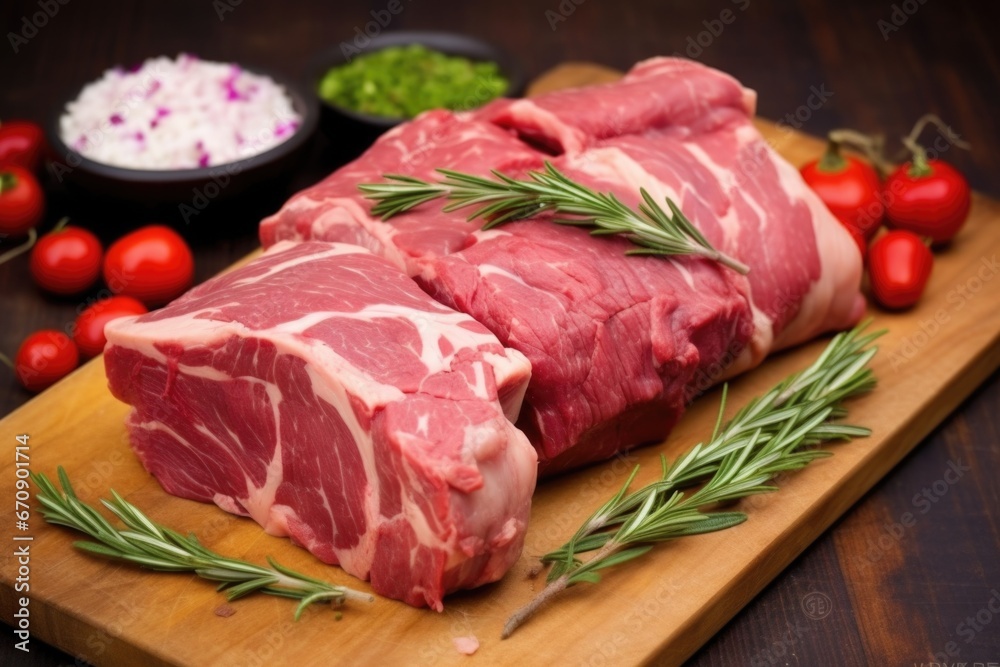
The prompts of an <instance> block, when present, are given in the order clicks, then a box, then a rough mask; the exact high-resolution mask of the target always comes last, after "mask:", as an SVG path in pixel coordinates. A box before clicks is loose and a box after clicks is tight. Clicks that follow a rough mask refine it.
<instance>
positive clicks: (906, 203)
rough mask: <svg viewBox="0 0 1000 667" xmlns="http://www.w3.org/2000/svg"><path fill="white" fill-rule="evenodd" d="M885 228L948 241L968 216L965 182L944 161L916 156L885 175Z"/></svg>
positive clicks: (968, 199) (967, 188) (940, 241)
mask: <svg viewBox="0 0 1000 667" xmlns="http://www.w3.org/2000/svg"><path fill="white" fill-rule="evenodd" d="M885 193H886V195H885V196H886V217H887V218H888V220H889V226H890V227H893V228H895V229H907V230H909V231H911V232H914V233H916V234H920V235H921V236H928V237H930V238H931V240H932V241H934V243H945V242H947V241H950V240H951V239H952V238H953V237H954V236H955V234H957V233H958V230H960V229H961V228H962V225H964V224H965V220H966V218H968V217H969V206H970V204H971V202H972V197H971V193H970V191H969V183H968V181H966V180H965V177H964V176H962V174H961V173H960V172H959V171H958V170H957V169H955V168H954V167H952V166H951V165H950V164H948V163H947V162H942V161H941V160H927V159H925V158H923V157H922V156H920V155H917V156H915V157H914V159H913V161H911V162H907V163H905V164H903V165H901V166H900V167H899V168H897V169H896V170H895V171H894V172H892V173H891V174H889V178H887V179H886V182H885Z"/></svg>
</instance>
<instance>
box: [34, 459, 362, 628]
mask: <svg viewBox="0 0 1000 667" xmlns="http://www.w3.org/2000/svg"><path fill="white" fill-rule="evenodd" d="M31 478H32V480H33V481H34V482H35V485H36V486H37V487H38V489H39V491H38V493H37V494H36V495H35V497H36V498H37V499H38V502H40V503H41V505H42V516H44V517H45V520H46V521H47V522H48V523H51V524H57V525H60V526H66V527H68V528H72V529H73V530H78V531H80V532H82V533H86V534H87V535H89V536H90V537H92V538H93V539H95V540H97V541H96V542H74V543H73V544H74V546H76V547H77V548H79V549H83V550H84V551H89V552H91V553H95V554H98V555H100V556H107V557H110V558H120V559H122V560H126V561H129V562H132V563H137V564H138V565H141V566H143V567H147V568H149V569H151V570H159V571H163V572H194V573H195V574H197V575H198V576H199V577H201V578H203V579H209V580H211V581H221V582H222V583H221V584H220V585H219V587H218V590H220V591H225V592H226V598H227V599H228V600H235V599H237V598H241V597H243V596H245V595H249V594H251V593H267V594H268V595H277V596H279V597H286V598H292V599H296V600H301V602H300V603H299V605H298V608H296V610H295V620H298V619H299V617H300V616H301V615H302V612H303V611H304V610H305V609H306V607H308V606H309V605H311V604H313V603H317V602H329V603H330V604H335V605H340V604H343V603H344V602H345V601H346V600H349V599H350V600H364V601H365V602H372V601H374V599H375V598H374V596H372V595H370V594H368V593H363V592H361V591H356V590H353V589H350V588H346V587H344V586H338V585H335V584H330V583H327V582H325V581H322V580H320V579H314V578H312V577H309V576H306V575H304V574H301V573H299V572H296V571H294V570H290V569H289V568H287V567H284V566H282V565H279V564H278V563H277V562H275V561H274V559H272V558H268V559H267V560H268V563H269V564H270V567H263V566H260V565H254V564H253V563H247V562H245V561H241V560H235V559H232V558H226V557H224V556H220V555H219V554H217V553H215V552H214V551H210V550H209V549H206V548H205V547H203V546H202V545H201V543H200V542H198V538H196V537H195V536H194V534H193V533H192V534H189V535H188V536H186V537H185V536H184V535H181V534H180V533H177V532H174V531H173V530H170V529H169V528H165V527H163V526H160V525H157V524H155V523H153V521H151V520H150V519H149V517H147V516H146V515H145V514H143V513H142V511H140V510H139V508H137V507H136V506H135V505H133V504H131V503H130V502H128V501H127V500H125V499H124V498H122V497H121V496H120V495H118V494H117V493H116V492H115V491H114V490H113V489H112V491H111V495H112V498H113V499H112V500H110V501H109V500H104V499H103V498H102V499H101V502H102V503H103V504H104V506H105V507H106V508H108V510H110V511H111V512H112V513H113V514H114V515H115V516H117V517H118V518H119V519H121V521H122V523H124V524H125V526H126V527H127V530H119V529H117V528H115V527H114V526H113V525H111V523H110V522H109V521H108V520H107V519H106V518H104V516H103V515H102V514H101V513H100V512H98V511H97V510H96V509H94V508H93V507H91V506H90V505H88V504H86V503H84V502H83V501H81V500H80V499H79V498H78V497H77V495H76V493H75V492H74V490H73V486H72V484H71V483H70V481H69V476H68V475H67V474H66V471H65V470H63V468H62V467H61V466H60V467H59V482H60V484H61V485H62V489H63V490H62V492H60V491H59V490H58V489H57V488H56V486H55V484H53V483H52V481H51V480H49V478H48V477H46V476H45V474H44V473H37V474H32V475H31Z"/></svg>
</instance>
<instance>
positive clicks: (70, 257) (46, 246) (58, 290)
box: [28, 226, 102, 295]
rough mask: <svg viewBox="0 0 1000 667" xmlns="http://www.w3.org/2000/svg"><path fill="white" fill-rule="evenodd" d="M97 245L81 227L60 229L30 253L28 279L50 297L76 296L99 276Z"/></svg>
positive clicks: (99, 247)
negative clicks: (29, 276)
mask: <svg viewBox="0 0 1000 667" xmlns="http://www.w3.org/2000/svg"><path fill="white" fill-rule="evenodd" d="M101 253H102V251H101V242H100V241H98V240H97V237H96V236H94V235H93V234H92V233H90V232H89V231H87V230H86V229H83V228H82V227H72V226H70V227H61V228H56V229H55V230H54V231H52V232H50V233H48V234H46V235H45V236H43V237H42V238H41V239H39V240H38V243H37V244H35V247H34V248H32V249H31V262H30V263H29V265H28V266H29V269H30V270H31V277H32V278H34V279H35V283H37V284H38V286H39V287H41V288H42V289H44V290H47V291H49V292H52V293H53V294H64V295H68V294H79V293H80V292H82V291H84V290H86V289H88V288H89V287H91V286H92V285H93V284H94V283H96V282H97V279H98V277H100V275H101Z"/></svg>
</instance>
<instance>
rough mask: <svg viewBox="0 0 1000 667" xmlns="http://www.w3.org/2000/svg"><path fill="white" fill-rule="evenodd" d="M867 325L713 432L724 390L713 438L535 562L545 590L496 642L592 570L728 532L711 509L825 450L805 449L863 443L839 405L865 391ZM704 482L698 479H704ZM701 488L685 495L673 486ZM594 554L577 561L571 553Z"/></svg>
mask: <svg viewBox="0 0 1000 667" xmlns="http://www.w3.org/2000/svg"><path fill="white" fill-rule="evenodd" d="M866 326H867V324H862V325H860V326H858V327H856V328H855V329H853V330H852V331H849V332H845V333H841V334H839V335H837V336H836V337H835V338H834V339H833V340H832V341H831V342H830V344H829V345H828V346H827V348H826V350H825V351H824V352H823V354H822V355H820V357H819V359H817V360H816V361H815V362H814V363H813V365H812V366H810V367H809V368H808V369H806V370H805V371H802V372H800V373H796V374H794V375H791V376H789V377H788V378H786V379H785V380H784V381H783V382H781V383H779V384H778V385H777V386H775V387H774V388H772V389H771V390H770V391H769V392H767V393H766V394H764V395H763V396H760V397H758V398H756V399H754V400H753V401H751V402H750V403H749V404H748V405H747V406H746V407H744V408H743V409H742V410H740V411H739V412H738V413H737V414H736V415H735V416H734V417H733V418H732V419H731V420H729V422H727V423H726V424H725V425H724V426H723V425H722V414H723V411H724V409H725V400H726V390H725V388H723V396H722V405H721V406H720V409H719V417H718V419H717V421H716V426H715V432H714V433H713V434H712V438H711V439H710V440H709V441H708V442H707V443H700V444H698V445H696V446H695V447H694V448H693V449H692V450H691V451H689V452H688V453H687V454H685V455H683V456H681V457H680V458H678V459H677V460H676V461H674V462H673V464H670V465H668V463H667V460H666V458H665V457H661V462H662V474H661V476H660V479H658V480H656V481H654V482H651V483H650V484H647V485H646V486H643V487H642V488H640V489H637V490H635V491H632V492H631V493H629V487H630V486H631V484H632V481H633V480H634V479H635V476H636V474H637V472H638V467H636V468H635V470H633V471H632V474H631V475H630V476H629V478H628V480H627V481H626V482H625V485H624V486H623V487H622V488H621V490H620V491H619V492H618V493H617V494H615V495H614V496H613V497H612V498H611V499H610V500H608V501H607V502H606V503H604V505H602V506H601V507H600V508H598V509H597V511H596V512H594V513H593V514H592V515H591V517H590V518H589V519H587V521H586V522H584V524H583V525H582V526H581V527H580V529H579V530H578V531H577V532H576V534H574V535H573V537H572V538H570V540H569V541H568V542H567V543H566V544H564V545H563V546H562V547H560V548H559V549H556V550H554V551H552V552H550V553H548V554H546V555H545V556H543V558H542V561H543V562H545V563H549V564H551V565H552V569H551V570H550V572H549V575H548V579H547V580H548V585H547V586H546V588H545V589H544V590H543V591H542V592H541V593H539V594H538V596H536V597H535V598H534V599H533V600H532V601H531V602H530V603H529V604H527V605H526V606H524V607H522V608H521V609H520V610H518V611H517V612H515V613H514V615H512V616H511V617H510V619H509V620H508V621H507V623H506V625H504V629H503V635H502V636H503V637H505V638H506V637H509V636H510V635H511V633H513V632H514V630H516V629H517V627H518V626H519V625H520V624H521V623H523V622H524V621H526V620H527V619H528V618H530V617H531V616H532V615H533V614H534V613H535V612H537V611H538V609H539V608H540V607H541V606H542V605H543V604H545V603H546V602H547V601H549V600H550V599H551V598H552V597H554V596H556V595H558V594H559V593H560V592H562V591H563V590H565V589H566V588H568V587H569V586H572V585H574V584H577V583H580V582H589V583H597V582H598V581H599V580H600V575H599V574H598V571H599V570H601V569H604V568H607V567H611V566H613V565H619V564H621V563H624V562H626V561H629V560H632V559H634V558H638V557H639V556H642V555H643V554H645V553H646V552H648V551H649V550H650V549H652V548H653V546H654V545H655V544H657V543H659V542H665V541H668V540H672V539H676V538H679V537H684V536H688V535H698V534H701V533H708V532H713V531H717V530H723V529H726V528H730V527H732V526H735V525H737V524H740V523H742V522H743V521H745V520H746V518H747V516H746V514H745V513H743V512H731V511H725V512H722V511H713V510H712V508H714V507H717V506H718V505H719V504H720V503H724V502H729V501H734V500H738V499H740V498H744V497H747V496H751V495H755V494H759V493H767V492H770V491H775V490H777V487H775V486H773V484H769V482H772V481H773V479H774V478H775V477H776V476H777V475H779V474H781V473H784V472H788V471H792V470H797V469H800V468H803V467H805V466H806V465H808V464H809V463H811V462H812V461H814V460H815V459H817V458H821V457H824V456H829V455H830V454H831V453H830V452H828V451H825V450H821V449H815V448H814V446H815V445H818V444H819V443H822V442H829V441H834V440H850V439H852V438H857V437H864V436H867V435H868V434H869V433H870V431H869V430H868V429H866V428H861V427H858V426H851V425H848V424H842V423H840V422H838V421H836V420H838V419H840V418H842V417H844V416H846V414H847V412H846V410H845V409H844V407H843V405H842V403H843V401H844V400H846V399H847V398H850V397H852V396H856V395H858V394H861V393H864V392H867V391H870V390H871V389H872V388H874V386H875V377H874V375H873V374H872V371H871V369H870V368H869V367H868V362H869V361H871V359H872V357H873V356H874V355H875V353H876V352H877V349H878V348H875V347H869V346H870V344H871V343H872V342H873V341H874V340H875V339H876V338H878V336H880V335H881V334H882V332H878V333H874V334H868V335H862V334H863V330H864V328H865V327H866ZM706 480H707V481H706ZM703 481H705V484H704V486H702V487H701V488H699V489H697V490H696V491H693V492H690V493H687V492H685V491H683V490H682V489H684V488H686V487H690V486H692V485H694V484H697V483H699V482H703ZM591 551H596V553H595V554H594V555H593V556H592V557H590V558H589V559H587V560H581V559H580V558H579V557H578V556H579V554H583V553H587V552H591Z"/></svg>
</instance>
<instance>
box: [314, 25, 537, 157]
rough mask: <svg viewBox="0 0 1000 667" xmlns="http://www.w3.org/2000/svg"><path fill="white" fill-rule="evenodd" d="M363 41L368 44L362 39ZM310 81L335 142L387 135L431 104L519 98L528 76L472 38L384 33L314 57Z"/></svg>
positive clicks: (468, 105)
mask: <svg viewBox="0 0 1000 667" xmlns="http://www.w3.org/2000/svg"><path fill="white" fill-rule="evenodd" d="M359 42H363V43H362V44H359ZM308 80H309V81H310V82H311V83H312V84H313V86H314V90H315V94H316V95H317V96H318V97H319V100H320V105H321V106H320V114H321V116H320V123H321V126H322V128H323V130H324V132H325V133H326V134H327V135H328V136H330V138H331V140H332V142H334V143H335V144H336V143H340V142H341V141H346V140H353V141H354V142H355V143H357V142H358V139H359V138H360V140H361V143H366V142H371V141H372V140H374V139H375V138H376V137H377V136H378V135H379V134H382V133H383V132H385V131H386V130H388V129H389V128H391V127H394V126H396V125H398V124H400V123H402V122H404V121H406V120H409V119H411V118H413V117H415V116H417V115H419V114H420V113H423V112H424V111H427V110H430V109H448V110H451V111H456V112H458V111H469V110H472V109H475V108H477V107H480V106H483V105H484V104H487V103H488V102H491V101H492V100H494V99H496V98H498V97H516V96H518V95H520V94H521V93H522V92H523V90H524V85H525V80H524V75H523V73H522V71H521V69H520V67H518V65H517V63H516V62H515V61H514V59H513V58H512V57H511V56H510V55H509V54H508V53H506V52H505V51H503V50H502V49H500V48H498V47H496V46H494V45H492V44H490V43H488V42H485V41H483V40H481V39H478V38H475V37H471V36H469V35H461V34H455V33H448V32H433V31H398V32H384V33H381V34H378V35H375V36H373V37H368V38H366V39H364V40H361V39H357V40H354V41H353V42H350V41H348V42H342V43H341V44H339V45H338V46H337V47H336V48H335V49H331V50H329V51H326V52H324V53H321V54H320V55H319V56H317V57H316V58H314V59H313V63H312V66H311V68H310V71H309V77H308Z"/></svg>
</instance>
